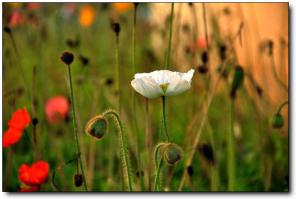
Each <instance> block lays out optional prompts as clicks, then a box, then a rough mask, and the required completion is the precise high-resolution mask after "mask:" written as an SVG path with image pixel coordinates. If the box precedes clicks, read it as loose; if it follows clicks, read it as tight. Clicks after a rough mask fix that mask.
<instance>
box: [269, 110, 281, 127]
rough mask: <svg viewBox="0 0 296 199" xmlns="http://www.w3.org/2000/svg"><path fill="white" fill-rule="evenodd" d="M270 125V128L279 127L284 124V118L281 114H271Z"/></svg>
mask: <svg viewBox="0 0 296 199" xmlns="http://www.w3.org/2000/svg"><path fill="white" fill-rule="evenodd" d="M271 126H272V128H275V129H279V128H282V127H283V126H284V118H283V116H282V115H281V114H279V113H276V114H275V115H273V117H272V120H271Z"/></svg>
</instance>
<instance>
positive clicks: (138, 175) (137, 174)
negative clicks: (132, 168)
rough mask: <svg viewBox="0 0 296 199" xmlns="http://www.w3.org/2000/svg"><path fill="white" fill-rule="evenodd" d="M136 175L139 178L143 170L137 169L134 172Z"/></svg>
mask: <svg viewBox="0 0 296 199" xmlns="http://www.w3.org/2000/svg"><path fill="white" fill-rule="evenodd" d="M136 176H137V177H138V178H139V177H140V176H144V171H143V170H141V171H137V172H136Z"/></svg>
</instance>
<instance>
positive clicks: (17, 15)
mask: <svg viewBox="0 0 296 199" xmlns="http://www.w3.org/2000/svg"><path fill="white" fill-rule="evenodd" d="M23 22H24V15H23V14H22V13H21V12H20V11H14V12H13V13H11V14H10V15H9V17H8V24H9V26H10V27H15V26H18V25H20V24H22V23H23Z"/></svg>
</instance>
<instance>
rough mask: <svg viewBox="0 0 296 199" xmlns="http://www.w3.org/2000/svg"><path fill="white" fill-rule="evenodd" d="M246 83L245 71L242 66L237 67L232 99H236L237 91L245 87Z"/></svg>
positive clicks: (231, 93) (232, 86)
mask: <svg viewBox="0 0 296 199" xmlns="http://www.w3.org/2000/svg"><path fill="white" fill-rule="evenodd" d="M243 82H244V69H243V68H242V67H241V66H236V67H235V71H234V76H233V80H232V84H231V90H230V97H231V98H235V95H236V91H237V89H238V88H239V87H241V86H242V85H243Z"/></svg>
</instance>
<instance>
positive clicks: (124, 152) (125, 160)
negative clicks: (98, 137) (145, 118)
mask: <svg viewBox="0 0 296 199" xmlns="http://www.w3.org/2000/svg"><path fill="white" fill-rule="evenodd" d="M109 115H110V116H111V117H112V118H113V119H114V121H115V122H116V124H117V128H118V131H119V136H120V145H121V153H122V155H121V158H122V164H123V170H125V172H126V175H127V183H128V189H129V191H133V189H132V176H131V172H130V162H129V157H128V149H127V143H126V137H125V135H124V133H123V132H124V131H123V126H122V123H121V120H120V117H119V114H118V113H117V112H116V111H115V110H107V111H105V112H104V113H103V117H107V116H109ZM123 175H124V174H123Z"/></svg>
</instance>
